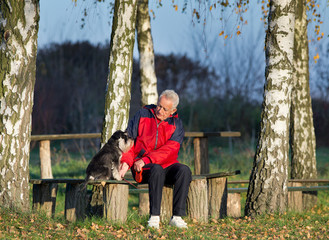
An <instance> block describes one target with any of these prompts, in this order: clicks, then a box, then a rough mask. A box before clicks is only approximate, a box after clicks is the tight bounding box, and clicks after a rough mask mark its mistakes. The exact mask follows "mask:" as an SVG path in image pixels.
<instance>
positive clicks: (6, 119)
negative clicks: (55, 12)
mask: <svg viewBox="0 0 329 240" xmlns="http://www.w3.org/2000/svg"><path fill="white" fill-rule="evenodd" d="M38 21H39V1H38V0H24V1H17V0H1V1H0V31H1V47H0V58H1V63H0V65H1V70H0V74H1V76H0V79H1V80H0V81H1V85H0V172H1V174H0V204H1V206H4V207H9V208H11V207H15V208H20V209H22V210H28V209H29V208H30V201H29V156H30V136H31V114H32V106H33V91H34V84H35V71H36V54H37V33H38V26H39V25H38V24H39V23H38Z"/></svg>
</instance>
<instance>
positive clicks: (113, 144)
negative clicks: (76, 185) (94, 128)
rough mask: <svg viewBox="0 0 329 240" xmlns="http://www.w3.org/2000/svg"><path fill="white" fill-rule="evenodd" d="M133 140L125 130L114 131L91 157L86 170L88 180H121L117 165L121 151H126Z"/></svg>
mask: <svg viewBox="0 0 329 240" xmlns="http://www.w3.org/2000/svg"><path fill="white" fill-rule="evenodd" d="M133 144H134V140H133V139H132V138H130V137H129V136H128V134H127V132H123V131H121V130H118V131H116V132H115V133H114V134H113V135H112V136H111V138H110V139H109V140H108V142H107V143H106V144H105V145H104V146H103V147H102V148H101V150H100V151H99V152H98V153H97V154H96V155H95V156H94V157H93V158H92V159H91V161H90V163H89V165H88V167H87V170H86V174H87V176H86V179H85V180H86V182H87V181H88V180H98V179H104V180H110V179H111V180H113V179H115V180H122V179H121V176H120V175H119V166H120V160H121V156H122V153H125V152H128V151H129V149H130V148H131V147H132V146H133Z"/></svg>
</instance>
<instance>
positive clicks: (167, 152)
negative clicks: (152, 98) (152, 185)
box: [121, 105, 184, 168]
mask: <svg viewBox="0 0 329 240" xmlns="http://www.w3.org/2000/svg"><path fill="white" fill-rule="evenodd" d="M155 108H156V105H148V106H145V107H144V108H142V109H141V110H139V111H138V112H137V113H136V115H135V116H134V118H133V119H131V120H130V121H129V124H128V128H127V131H128V134H129V136H131V137H132V138H134V140H135V143H134V146H133V147H132V148H131V149H130V150H129V151H128V152H127V153H124V154H123V155H122V158H121V162H126V163H127V164H128V165H129V167H131V166H132V165H133V164H134V162H135V161H137V160H139V159H141V158H142V159H143V161H144V163H145V164H148V163H156V164H159V165H161V166H162V167H163V168H166V167H168V166H170V165H172V164H174V163H177V162H178V160H177V157H178V152H179V149H180V146H181V144H182V142H183V138H184V128H183V124H182V121H181V120H180V119H179V118H178V114H177V112H176V113H174V114H173V115H171V116H170V117H169V118H167V119H166V120H164V121H159V120H158V119H157V118H156V116H155Z"/></svg>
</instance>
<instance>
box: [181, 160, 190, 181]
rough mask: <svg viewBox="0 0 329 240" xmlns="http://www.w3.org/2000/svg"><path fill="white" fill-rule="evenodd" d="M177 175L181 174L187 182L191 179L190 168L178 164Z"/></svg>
mask: <svg viewBox="0 0 329 240" xmlns="http://www.w3.org/2000/svg"><path fill="white" fill-rule="evenodd" d="M179 175H180V176H183V177H184V178H185V179H186V180H187V181H189V182H190V181H192V172H191V169H190V168H189V167H188V166H186V165H184V164H180V165H179Z"/></svg>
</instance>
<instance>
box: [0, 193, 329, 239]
mask: <svg viewBox="0 0 329 240" xmlns="http://www.w3.org/2000/svg"><path fill="white" fill-rule="evenodd" d="M319 195H320V196H319V198H320V199H322V200H323V201H322V200H321V203H320V204H318V205H317V206H314V207H313V208H312V209H311V210H309V211H306V212H303V213H296V212H286V213H283V214H263V215H260V216H258V217H257V218H255V219H251V218H248V217H242V218H238V219H234V218H229V217H227V218H224V219H217V220H216V219H212V220H210V221H209V222H208V223H198V222H196V221H193V220H187V223H188V227H189V228H188V229H183V230H181V229H175V228H173V227H170V226H168V224H167V223H168V221H164V222H162V223H161V226H160V229H159V230H154V229H148V228H145V226H146V224H147V217H146V216H142V217H141V216H139V215H138V211H137V209H136V208H132V209H130V210H129V212H128V220H127V222H126V223H125V224H118V223H111V222H108V221H106V220H104V219H101V218H88V219H86V220H85V221H84V222H81V221H78V222H76V223H68V222H66V221H65V220H64V219H63V217H56V218H55V219H49V218H47V217H45V216H43V215H41V214H38V213H34V212H27V213H22V212H20V211H15V210H11V211H9V210H8V209H4V208H1V207H0V238H1V239H121V238H122V239H328V237H329V235H328V232H329V200H328V199H329V198H328V194H326V193H324V192H322V193H320V194H319ZM322 195H323V196H322Z"/></svg>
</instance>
